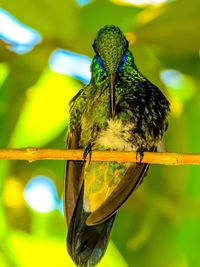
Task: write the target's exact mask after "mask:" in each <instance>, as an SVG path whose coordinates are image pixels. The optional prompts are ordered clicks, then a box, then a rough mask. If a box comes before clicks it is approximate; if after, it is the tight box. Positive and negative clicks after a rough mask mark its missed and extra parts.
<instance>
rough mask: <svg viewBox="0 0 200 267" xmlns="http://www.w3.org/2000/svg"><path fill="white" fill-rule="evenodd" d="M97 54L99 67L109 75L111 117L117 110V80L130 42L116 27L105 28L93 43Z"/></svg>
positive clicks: (99, 32)
mask: <svg viewBox="0 0 200 267" xmlns="http://www.w3.org/2000/svg"><path fill="white" fill-rule="evenodd" d="M93 49H94V51H95V54H96V62H97V64H98V65H99V67H100V68H101V69H102V70H103V71H104V72H106V73H107V76H108V78H109V88H110V102H111V117H113V116H114V109H115V107H114V106H115V103H114V102H115V96H114V94H115V89H114V86H115V78H116V74H117V72H118V71H121V69H122V67H123V65H124V64H125V62H126V58H127V56H128V41H127V39H126V38H125V36H124V34H123V33H122V31H121V30H120V29H119V28H118V27H116V26H114V25H110V26H105V27H103V28H101V29H100V30H99V31H98V34H97V37H96V39H95V40H94V43H93Z"/></svg>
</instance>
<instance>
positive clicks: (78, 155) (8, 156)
mask: <svg viewBox="0 0 200 267" xmlns="http://www.w3.org/2000/svg"><path fill="white" fill-rule="evenodd" d="M82 159H83V150H72V149H69V150H67V149H48V148H47V149H46V148H32V147H31V148H24V149H0V160H27V161H29V162H32V161H36V160H82ZM88 159H89V156H88ZM91 160H93V161H116V162H140V157H139V156H138V157H136V152H125V151H120V152H119V151H97V150H94V151H92V159H91ZM142 162H143V163H151V164H163V165H183V164H200V154H182V153H180V154H179V153H172V152H165V153H164V152H162V153H159V152H145V153H144V157H143V159H142Z"/></svg>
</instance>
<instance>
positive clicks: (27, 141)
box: [0, 0, 200, 267]
mask: <svg viewBox="0 0 200 267" xmlns="http://www.w3.org/2000/svg"><path fill="white" fill-rule="evenodd" d="M129 2H130V1H129ZM1 7H2V8H4V9H5V10H7V11H8V12H10V13H11V14H13V15H14V16H15V17H16V18H17V19H18V20H20V21H21V22H23V23H25V24H27V25H28V26H30V27H32V28H34V29H36V30H37V31H38V32H39V33H40V34H41V35H42V38H43V41H42V42H41V43H40V44H39V45H38V46H36V47H35V48H34V49H33V50H32V51H31V52H29V53H27V54H23V55H16V54H15V53H13V52H11V51H9V50H8V49H7V48H6V46H5V44H3V42H0V131H1V139H0V147H10V146H12V147H23V146H43V147H56V148H63V147H65V144H64V142H63V140H64V136H65V132H66V130H67V123H68V102H69V100H70V99H71V98H72V96H73V95H74V94H75V92H76V91H77V90H78V89H79V88H81V87H82V86H83V85H82V84H81V83H80V82H79V81H77V80H75V79H73V78H71V77H67V76H64V75H61V74H56V73H54V72H53V71H51V70H50V69H49V67H48V59H49V55H50V53H51V52H52V51H53V50H54V49H56V48H63V49H68V50H71V51H74V52H78V53H82V54H85V55H88V56H92V54H93V52H92V49H91V43H92V41H93V38H94V37H95V35H96V32H97V30H98V29H99V28H100V27H101V26H104V25H105V24H115V25H118V26H119V27H120V28H121V29H122V30H123V31H124V32H125V33H127V36H128V38H129V39H130V41H131V44H132V45H131V46H130V48H131V50H132V51H133V53H134V55H135V60H136V64H137V66H138V68H139V69H140V70H141V72H142V73H144V74H145V75H146V76H147V77H148V78H149V79H150V80H151V81H152V82H154V83H155V84H156V85H158V86H159V87H160V88H161V89H162V90H163V91H164V93H165V94H166V95H167V96H168V98H169V100H170V102H171V109H172V112H171V116H170V119H169V120H170V123H169V129H168V131H167V134H166V138H165V143H166V146H167V149H168V150H169V151H176V152H188V153H189V152H191V153H199V152H200V142H199V136H200V126H199V125H200V124H199V121H200V90H199V86H198V85H199V84H200V64H199V47H200V32H199V28H200V16H199V10H200V2H199V0H191V1H187V0H179V1H178V0H177V1H173V2H171V1H170V2H169V3H167V4H164V5H158V6H143V7H138V6H134V5H131V4H125V3H123V1H120V0H115V1H114V0H113V1H108V0H96V1H92V2H91V3H89V4H87V5H85V6H83V7H79V6H78V5H77V4H76V2H75V1H73V0H68V1H64V0H59V1H53V0H48V1H47V0H29V1H25V0H17V1H14V2H13V1H8V0H3V1H1ZM168 69H174V70H177V71H179V72H180V73H181V77H182V78H181V82H180V83H179V84H178V85H177V84H175V85H167V84H166V83H165V84H164V83H163V82H162V80H161V78H160V73H161V72H162V71H164V70H168ZM63 173H64V162H61V161H60V162H59V161H57V162H53V161H51V162H33V163H31V164H29V163H26V162H3V161H2V162H0V190H1V191H0V193H1V194H0V195H1V198H0V201H1V205H0V218H1V219H0V266H2V267H4V266H5V267H31V266H38V267H44V266H49V267H51V266H52V267H53V266H56V267H64V266H69V267H70V266H74V265H73V263H72V262H71V260H70V259H69V257H68V255H67V253H66V250H65V236H66V230H65V222H64V219H63V216H62V215H61V213H60V212H58V211H53V212H50V213H48V214H39V213H37V212H34V211H33V210H31V209H30V208H29V207H28V206H27V205H26V204H25V201H24V199H23V188H24V186H25V185H26V183H27V182H28V181H29V179H31V178H32V177H33V176H35V175H37V174H39V175H47V176H49V177H50V178H51V179H52V180H53V181H54V183H55V184H56V188H57V193H58V197H59V198H61V196H62V192H63ZM199 176H200V167H199V166H179V167H170V166H152V167H151V169H150V171H149V176H148V178H147V179H146V180H145V182H144V183H143V185H142V186H141V187H140V188H139V189H138V190H137V191H136V192H135V194H133V196H131V197H130V199H129V200H128V201H127V202H126V204H125V205H124V207H123V208H122V209H121V210H120V212H119V214H118V216H117V220H116V223H115V226H114V229H113V234H112V241H113V242H114V244H115V245H114V244H113V243H111V245H110V246H109V249H108V252H107V253H106V256H105V258H104V259H103V260H102V262H101V264H100V265H99V266H102V267H103V266H104V267H105V266H106V267H111V266H119V267H125V266H130V267H134V266H140V267H147V266H148V267H169V266H170V267H188V266H190V267H196V266H200V255H199V240H200V193H199V192H200V178H199Z"/></svg>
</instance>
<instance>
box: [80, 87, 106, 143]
mask: <svg viewBox="0 0 200 267" xmlns="http://www.w3.org/2000/svg"><path fill="white" fill-rule="evenodd" d="M109 117H110V102H109V91H108V90H104V91H103V92H101V91H96V92H95V93H93V94H92V95H91V96H90V98H89V99H88V101H87V104H86V106H85V110H84V112H83V114H82V118H81V139H80V145H81V146H87V145H88V143H90V142H92V140H94V139H95V138H96V136H97V135H98V133H99V132H100V131H101V130H102V129H104V128H105V127H106V125H107V120H108V119H109Z"/></svg>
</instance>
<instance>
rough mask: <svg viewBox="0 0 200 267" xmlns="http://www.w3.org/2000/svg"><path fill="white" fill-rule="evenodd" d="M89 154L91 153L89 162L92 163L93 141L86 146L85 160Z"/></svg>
mask: <svg viewBox="0 0 200 267" xmlns="http://www.w3.org/2000/svg"><path fill="white" fill-rule="evenodd" d="M88 154H89V163H90V161H91V159H92V144H91V143H89V145H88V146H86V148H85V150H84V152H83V160H84V161H86V159H87V156H88Z"/></svg>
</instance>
